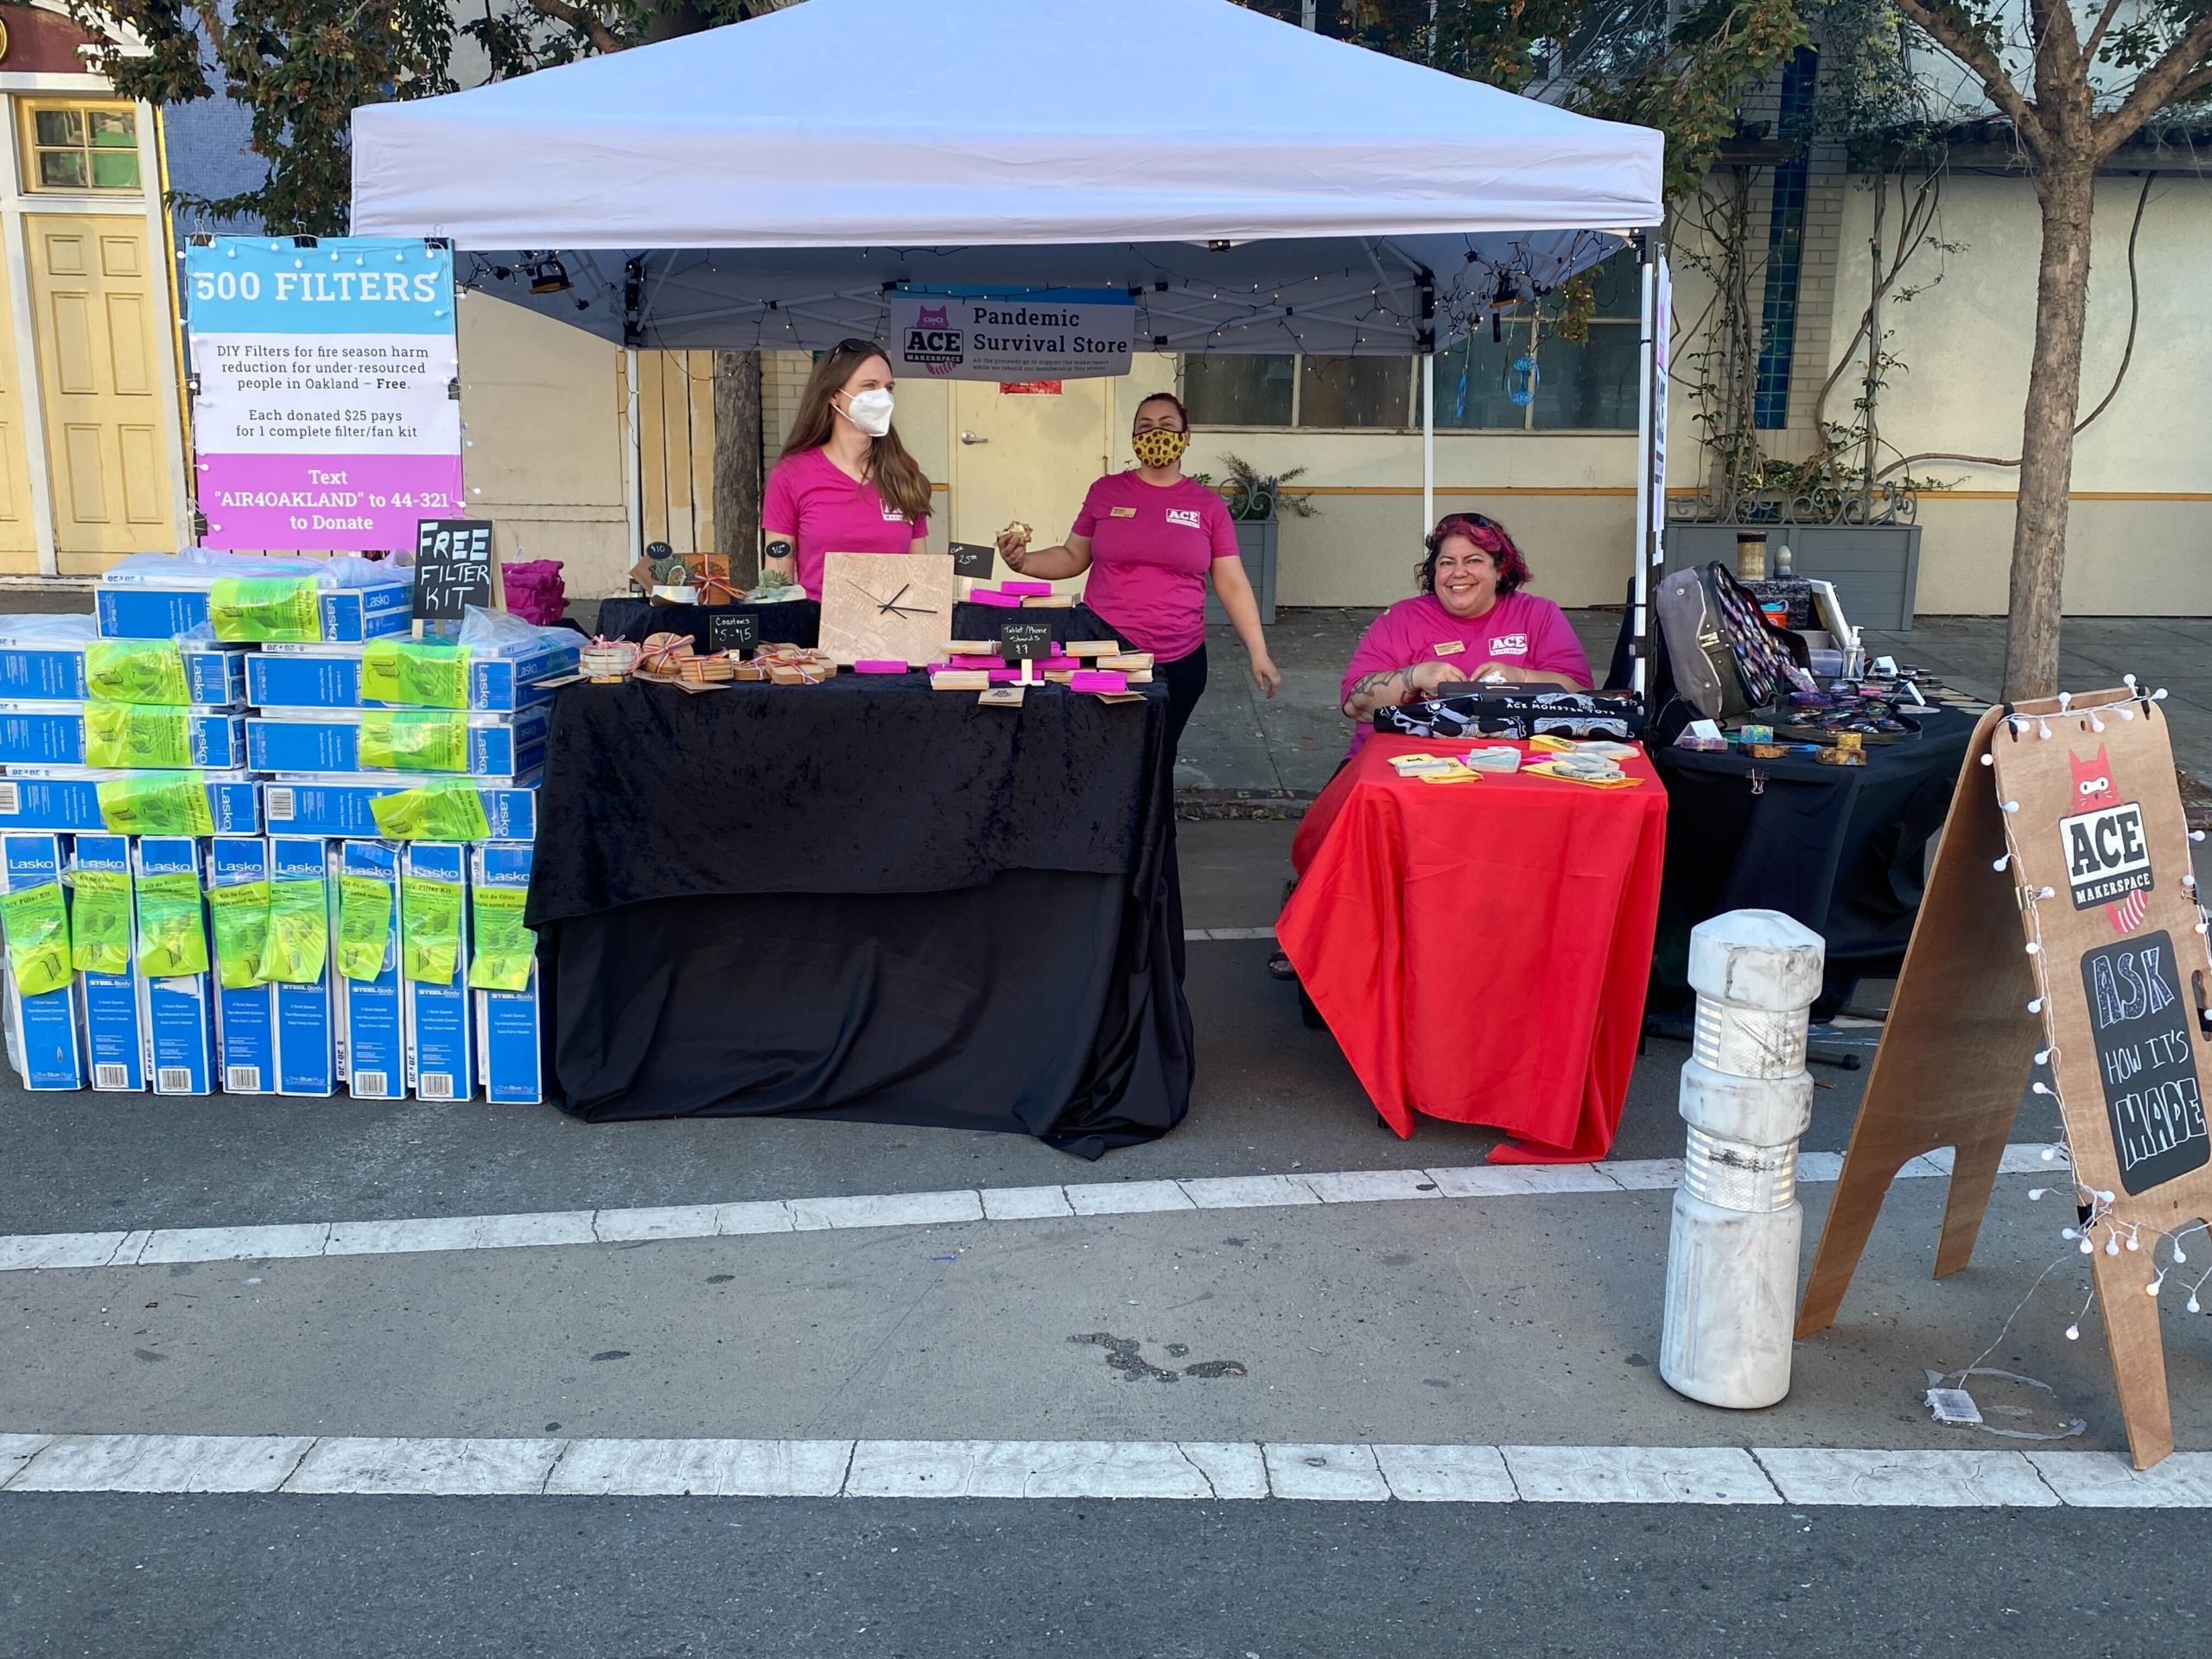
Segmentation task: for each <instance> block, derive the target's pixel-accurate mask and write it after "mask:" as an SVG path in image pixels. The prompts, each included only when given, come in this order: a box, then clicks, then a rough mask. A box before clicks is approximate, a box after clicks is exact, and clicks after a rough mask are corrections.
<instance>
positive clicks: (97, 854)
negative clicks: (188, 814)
mask: <svg viewBox="0 0 2212 1659" xmlns="http://www.w3.org/2000/svg"><path fill="white" fill-rule="evenodd" d="M71 868H73V870H75V871H76V872H77V873H78V875H79V880H78V882H77V891H76V893H75V895H74V903H73V911H74V914H73V917H72V921H73V923H76V922H81V921H82V920H83V918H84V915H85V905H86V899H85V887H86V883H85V881H84V880H83V879H82V878H83V877H84V876H85V875H86V874H92V875H104V876H111V877H113V878H114V879H115V881H116V882H117V883H119V884H120V888H121V892H120V894H119V899H120V904H121V907H122V911H123V918H122V919H123V937H124V942H125V947H126V949H127V950H128V951H129V953H130V954H129V956H128V957H126V959H125V960H124V966H123V971H122V972H121V973H119V974H108V973H100V972H98V971H96V970H95V969H90V968H86V969H80V970H79V973H78V975H77V982H78V986H79V988H80V989H81V990H82V991H83V993H84V998H85V1046H86V1049H87V1050H88V1051H89V1052H90V1055H91V1059H92V1087H93V1088H95V1089H100V1090H111V1091H114V1092H118V1093H128V1094H137V1093H138V1092H139V1091H140V1090H143V1089H144V1088H145V1086H146V1074H147V1070H148V1067H149V1065H150V1060H149V1054H148V1040H147V1032H146V1011H145V1009H144V1007H142V1006H141V1003H140V999H139V995H138V972H137V963H138V908H137V904H136V903H135V901H134V900H133V899H132V896H131V887H130V837H129V836H109V835H99V836H78V837H77V844H76V849H75V854H74V856H73V859H72V861H71Z"/></svg>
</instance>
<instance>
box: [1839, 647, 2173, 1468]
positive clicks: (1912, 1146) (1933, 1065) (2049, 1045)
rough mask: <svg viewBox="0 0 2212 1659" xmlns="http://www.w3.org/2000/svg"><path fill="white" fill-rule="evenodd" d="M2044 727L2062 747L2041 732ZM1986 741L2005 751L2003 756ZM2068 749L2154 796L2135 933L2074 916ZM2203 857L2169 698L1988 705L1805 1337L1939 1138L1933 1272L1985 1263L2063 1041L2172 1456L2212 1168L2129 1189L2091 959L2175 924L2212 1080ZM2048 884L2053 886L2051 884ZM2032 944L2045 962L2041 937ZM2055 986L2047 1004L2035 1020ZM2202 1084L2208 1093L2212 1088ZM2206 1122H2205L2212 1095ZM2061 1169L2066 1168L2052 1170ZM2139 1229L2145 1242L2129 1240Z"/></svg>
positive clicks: (2132, 1398)
mask: <svg viewBox="0 0 2212 1659" xmlns="http://www.w3.org/2000/svg"><path fill="white" fill-rule="evenodd" d="M2122 706H2126V707H2127V708H2128V709H2130V711H2131V712H2130V714H2129V715H2128V716H2127V717H2126V718H2122V717H2121V715H2120V713H2119V709H2120V707H2122ZM2098 711H2101V715H2100V714H2099V712H2098ZM2008 713H2009V715H2010V716H2011V718H2010V719H2009V720H2008ZM2098 719H2101V722H2102V726H2103V730H2102V731H2101V732H2100V731H2098V730H2096V729H2095V724H2094V722H2095V721H2097V720H2098ZM2045 728H2048V729H2049V731H2050V737H2049V738H2048V739H2045V738H2044V737H2042V736H2041V735H2040V732H2041V731H2042V730H2043V729H2045ZM1985 755H1988V756H1990V757H1991V760H1992V764H1985V763H1984V760H1983V757H1984V756H1985ZM2107 755H2109V757H2110V760H2109V764H2108V765H2107V764H2106V761H2105V757H2106V756H2107ZM2069 757H2070V758H2071V759H2072V760H2074V761H2075V762H2077V763H2080V762H2084V761H2086V762H2088V764H2089V766H2090V767H2091V769H2092V770H2096V771H2101V772H2105V773H2106V774H2107V779H2106V781H2107V785H2108V792H2109V788H2116V789H2117V791H2118V792H2119V793H2120V794H2124V795H2126V796H2128V797H2130V798H2131V799H2130V803H2129V804H2133V805H2135V806H2136V807H2138V808H2139V811H2140V816H2141V820H2142V824H2143V828H2144V829H2145V834H2146V837H2147V841H2148V844H2149V848H2150V856H2151V868H2152V880H2153V884H2154V885H2153V886H2152V888H2151V889H2150V890H2149V891H2148V892H2146V893H2144V894H2142V895H2141V897H2142V899H2144V900H2145V901H2146V902H2145V905H2144V906H2143V908H2142V910H2141V911H2140V912H2138V913H2137V918H2136V925H2135V926H2134V928H2133V929H2132V930H2129V929H2124V928H2123V927H2122V923H2123V922H2124V921H2125V920H2126V919H2127V918H2126V916H2124V915H2122V916H2118V917H2114V918H2107V906H2104V905H2102V904H2090V905H2088V906H2086V907H2082V908H2077V907H2076V906H2075V903H2074V900H2073V896H2072V894H2071V893H2069V885H2068V868H2067V864H2066V860H2065V857H2064V847H2065V842H2063V840H2062V838H2061V835H2060V828H2061V820H2062V819H2064V818H2067V817H2069V816H2071V814H2072V813H2073V811H2074V810H2075V808H2076V807H2077V806H2078V805H2079V804H2080V801H2079V799H2078V798H2077V796H2076V790H2077V779H2078V777H2079V774H2080V773H2081V772H2082V766H2081V765H2079V764H2077V765H2076V766H2074V767H2073V768H2072V769H2071V770H2069ZM2007 801H2010V802H2014V803H2017V807H2018V810H2015V811H2013V812H2012V813H2009V814H2008V813H2007V812H2006V811H2005V810H2004V807H2003V805H2002V804H2001V803H2003V802H2007ZM2008 818H2009V820H2010V822H2009V823H2008ZM2008 831H2009V834H2008ZM2000 865H2001V868H2000ZM2189 868H2190V865H2189V860H2188V841H2187V836H2186V830H2185V827H2184V824H2183V818H2182V812H2181V802H2180V798H2179V795H2178V793H2177V790H2176V787H2175V784H2174V771H2173V760H2172V752H2171V747H2170V745H2169V743H2168V741H2167V737H2166V732H2165V726H2164V715H2162V714H2161V713H2160V712H2159V710H2158V706H2157V705H2156V704H2155V703H2152V702H2147V701H2141V700H2138V699H2137V698H2136V697H2135V696H2134V695H2133V693H2131V692H2128V691H2126V690H2118V691H2104V692H2096V693H2092V694H2089V695H2088V696H2082V697H2077V698H2074V699H2072V700H2070V702H2069V703H2068V704H2067V706H2066V707H2064V708H2063V709H2062V707H2061V705H2060V704H2059V703H2058V702H2056V701H2051V702H2033V703H2023V704H2020V705H2018V707H2016V708H2014V709H2011V710H2009V711H2008V710H2005V709H1992V710H1990V711H1989V712H1988V713H1987V714H1986V715H1983V716H1982V719H1981V722H1980V725H1979V726H1977V727H1976V728H1974V738H1973V741H1972V742H1971V743H1970V745H1969V746H1968V749H1967V760H1966V766H1965V769H1964V770H1963V771H1962V772H1961V773H1960V776H1959V781H1958V784H1957V786H1956V788H1955V791H1954V793H1953V796H1952V802H1951V813H1950V817H1949V818H1948V821H1947V823H1945V825H1944V829H1943V836H1942V843H1941V846H1940V847H1939V849H1938V851H1937V853H1936V865H1935V869H1934V871H1933V874H1931V876H1930V879H1929V883H1928V890H1927V893H1926V895H1925V896H1924V898H1923V900H1922V904H1921V908H1920V914H1919V916H1918V918H1917V919H1916V922H1915V924H1914V927H1913V933H1912V941H1911V944H1910V947H1909V948H1908V949H1907V950H1906V952H1905V959H1904V970H1903V972H1902V973H1901V974H1900V975H1899V976H1898V979H1897V991H1896V995H1894V997H1893V998H1892V999H1891V1009H1890V1017H1889V1020H1888V1024H1887V1026H1886V1027H1885V1030H1884V1033H1883V1036H1882V1042H1881V1046H1880V1049H1879V1051H1878V1052H1877V1054H1876V1056H1875V1059H1874V1069H1873V1071H1872V1074H1871V1075H1870V1077H1869V1078H1868V1080H1867V1084H1866V1099H1865V1101H1864V1103H1862V1104H1861V1106H1860V1108H1859V1121H1858V1123H1857V1125H1856V1127H1855V1128H1853V1132H1852V1137H1851V1146H1850V1149H1849V1150H1848V1151H1847V1153H1846V1154H1845V1155H1844V1162H1843V1171H1842V1174H1841V1177H1840V1179H1839V1180H1838V1182H1837V1184H1836V1190H1835V1197H1834V1201H1833V1203H1832V1204H1831V1205H1830V1206H1829V1209H1828V1215H1827V1224H1826V1225H1825V1226H1824V1227H1823V1228H1822V1230H1821V1242H1820V1246H1819V1249H1817V1251H1816V1252H1815V1255H1814V1258H1813V1269H1812V1274H1811V1275H1810V1277H1809V1279H1808V1281H1807V1284H1806V1287H1805V1300H1804V1302H1803V1305H1802V1309H1801V1311H1800V1313H1799V1315H1798V1320H1797V1334H1798V1335H1799V1336H1801V1337H1803V1336H1809V1335H1811V1334H1812V1333H1813V1332H1817V1331H1823V1330H1826V1329H1827V1327H1828V1325H1830V1324H1832V1323H1833V1322H1834V1319H1835V1316H1836V1313H1837V1310H1838V1308H1839V1307H1840V1306H1841V1304H1842V1301H1843V1295H1844V1292H1845V1290H1846V1289H1847V1288H1848V1287H1849V1285H1850V1283H1851V1277H1852V1274H1853V1272H1854V1271H1855V1270H1856V1268H1857V1267H1858V1265H1859V1257H1860V1255H1862V1254H1863V1253H1864V1252H1865V1249H1866V1241H1867V1238H1868V1236H1870V1235H1871V1234H1872V1231H1873V1227H1874V1220H1875V1217H1876V1216H1877V1214H1878V1212H1879V1211H1880V1209H1881V1205H1882V1199H1883V1197H1884V1195H1885V1193H1886V1192H1888V1191H1889V1185H1890V1182H1891V1179H1893V1178H1894V1177H1895V1176H1896V1174H1897V1172H1898V1170H1899V1169H1901V1168H1902V1167H1903V1166H1904V1165H1905V1164H1906V1163H1907V1162H1909V1161H1910V1160H1912V1159H1914V1158H1916V1157H1918V1156H1920V1155H1921V1154H1924V1153H1929V1152H1933V1151H1935V1150H1936V1149H1937V1148H1939V1147H1952V1148H1954V1149H1955V1160H1954V1163H1953V1166H1952V1173H1951V1188H1950V1193H1949V1198H1948V1202H1947V1204H1946V1205H1945V1208H1944V1212H1943V1226H1942V1236H1941V1237H1940V1239H1939V1240H1938V1242H1937V1245H1936V1272H1935V1276H1936V1278H1939V1279H1941V1278H1942V1277H1944V1276H1946V1275H1947V1274H1952V1273H1955V1272H1957V1271H1958V1270H1959V1269H1960V1268H1963V1267H1965V1266H1966V1265H1967V1261H1968V1260H1969V1258H1970V1257H1971V1256H1972V1255H1973V1254H1974V1240H1975V1237H1976V1236H1977V1235H1978V1233H1979V1232H1980V1227H1981V1218H1982V1215H1983V1212H1984V1211H1986V1209H1987V1208H1988V1205H1989V1198H1990V1194H1991V1192H1992V1191H1993V1188H1994V1185H1995V1183H1996V1179H1997V1173H1998V1165H1999V1160H2001V1159H2002V1158H2003V1156H2004V1151H2005V1140H2006V1137H2007V1135H2009V1133H2010V1131H2011V1128H2012V1122H2013V1119H2014V1117H2015V1116H2016V1114H2017V1113H2018V1109H2019V1103H2020V1096H2021V1094H2022V1091H2023V1090H2024V1088H2025V1087H2026V1085H2027V1083H2028V1080H2029V1075H2030V1072H2031V1067H2032V1065H2033V1062H2034V1059H2035V1058H2036V1055H2037V1052H2038V1051H2039V1050H2045V1049H2047V1050H2048V1051H2049V1052H2050V1068H2051V1075H2052V1077H2053V1078H2054V1086H2055V1087H2056V1089H2057V1090H2058V1093H2059V1100H2060V1105H2061V1109H2062V1110H2063V1114H2064V1117H2065V1122H2066V1131H2067V1139H2068V1141H2069V1146H2070V1147H2071V1149H2072V1153H2073V1157H2074V1170H2073V1179H2074V1180H2075V1183H2076V1184H2077V1185H2079V1187H2080V1188H2081V1189H2082V1194H2083V1196H2084V1198H2087V1197H2088V1196H2089V1195H2091V1194H2101V1193H2111V1194H2112V1195H2113V1197H2112V1198H2110V1199H2108V1200H2104V1201H2102V1202H2101V1205H2100V1209H2099V1214H2098V1216H2097V1217H2096V1219H2095V1221H2094V1224H2093V1225H2092V1227H2091V1229H2090V1234H2091V1236H2092V1239H2093V1242H2094V1254H2093V1255H2092V1256H2091V1257H2090V1263H2091V1266H2092V1268H2093V1269H2094V1274H2095V1280H2096V1290H2097V1300H2098V1301H2099V1303H2100V1305H2101V1307H2102V1309H2103V1313H2104V1319H2105V1330H2106V1333H2107V1338H2108V1340H2109V1342H2110V1344H2111V1350H2112V1362H2113V1379H2114V1381H2115V1383H2117V1385H2118V1389H2119V1393H2120V1410H2121V1414H2122V1416H2123V1418H2124V1419H2125V1421H2126V1427H2127V1441H2128V1447H2129V1450H2130V1452H2131V1453H2132V1454H2133V1459H2134V1463H2135V1466H2136V1467H2137V1468H2139V1469H2147V1468H2149V1467H2150V1466H2151V1465H2152V1464H2155V1463H2157V1462H2158V1460H2159V1459H2161V1458H2163V1457H2164V1456H2165V1455H2166V1454H2167V1453H2168V1452H2171V1451H2172V1450H2173V1429H2172V1419H2171V1411H2170V1409H2169V1407H2168V1403H2167V1398H2166V1383H2165V1359H2164V1351H2163V1348H2162V1346H2161V1344H2160V1340H2159V1332H2158V1309H2159V1306H2160V1303H2159V1301H2158V1299H2157V1298H2155V1297H2153V1296H2151V1295H2146V1294H2145V1291H2146V1289H2147V1288H2148V1287H2150V1285H2151V1283H2152V1280H2153V1278H2154V1277H2155V1275H2156V1273H2157V1268H2156V1265H2155V1263H2154V1256H2155V1255H2156V1254H2157V1252H2158V1246H2159V1244H2160V1243H2161V1240H2160V1238H2159V1236H2158V1235H2160V1234H2163V1233H2168V1232H2173V1231H2177V1230H2179V1229H2181V1228H2182V1227H2184V1226H2187V1225H2190V1224H2192V1223H2194V1222H2196V1221H2200V1220H2203V1219H2205V1218H2207V1217H2212V1164H2204V1165H2200V1166H2197V1167H2196V1168H2194V1169H2193V1170H2190V1171H2188V1172H2187V1173H2183V1174H2180V1175H2178V1176H2176V1177H2174V1178H2173V1179H2166V1180H2164V1181H2163V1182H2161V1183H2160V1184H2158V1185H2152V1186H2149V1187H2147V1188H2146V1189H2145V1190H2142V1191H2139V1192H2132V1193H2131V1192H2128V1191H2127V1190H2126V1181H2125V1180H2123V1179H2122V1176H2121V1160H2120V1153H2119V1152H2118V1150H2117V1147H2116V1141H2115V1129H2114V1121H2115V1120H2114V1117H2113V1115H2112V1112H2113V1111H2116V1110H2117V1108H2113V1109H2112V1110H2108V1097H2107V1090H2106V1088H2105V1086H2104V1078H2103V1077H2102V1075H2101V1053H2100V1046H2099V1044H2098V1041H2097V1035H2098V1025H2097V1020H2098V1018H2099V1016H2098V1015H2096V1014H2093V1011H2092V1010H2091V1008H2090V1006H2089V1001H2088V992H2087V991H2086V990H2085V988H2084V983H2083V975H2084V969H2083V965H2082V964H2083V963H2084V961H2085V958H2087V957H2094V956H2096V955H2098V954H2100V953H2108V952H2110V951H2112V950H2116V949H2120V948H2122V947H2124V946H2126V945H2127V944H2131V943H2133V942H2136V941H2141V942H2143V943H2144V944H2145V947H2146V948H2150V949H2155V948H2156V947H2155V944H2154V942H2155V940H2156V938H2157V936H2158V933H2159V932H2160V931H2163V932H2164V934H2165V935H2166V936H2167V937H2168V938H2170V939H2171V948H2172V950H2173V951H2174V953H2175V955H2174V959H2173V964H2172V965H2173V967H2174V968H2175V969H2177V972H2178V976H2179V977H2178V986H2179V988H2180V991H2181V995H2182V997H2183V1001H2184V1004H2185V1006H2184V1007H2183V1008H2182V1009H2181V1010H2180V1013H2181V1014H2182V1015H2183V1016H2184V1017H2185V1023H2186V1027H2187V1030H2188V1033H2189V1039H2190V1040H2189V1042H2188V1044H2187V1049H2188V1052H2187V1053H2186V1054H2185V1055H2184V1056H2183V1059H2184V1061H2185V1062H2186V1065H2187V1068H2188V1070H2189V1071H2190V1072H2191V1073H2192V1074H2193V1075H2194V1077H2196V1078H2198V1079H2201V1078H2202V1075H2203V1074H2204V1072H2205V1071H2206V1070H2207V1067H2206V1065H2204V1063H2203V1062H2204V1060H2205V1058H2206V1057H2207V1056H2208V1055H2212V1039H2208V1038H2207V1036H2206V1034H2205V1033H2204V1032H2203V1030H2202V1027H2201V1024H2200V1022H2199V1020H2198V1019H2197V1017H2196V1008H2197V1006H2198V1002H2197V998H2198V997H2199V996H2200V995H2202V988H2203V987H2205V986H2206V985H2208V984H2212V971H2208V970H2212V963H2208V960H2207V957H2206V955H2205V945H2204V939H2203V936H2202V935H2201V934H2199V933H2197V932H2196V931H2194V930H2195V928H2196V923H2197V919H2198V912H2197V907H2196V901H2195V899H2194V898H2193V896H2192V895H2191V894H2190V892H2189V891H2188V890H2187V889H2185V888H2184V887H2183V886H2182V882H2181V878H2182V877H2183V875H2184V874H2187V873H2188V872H2189ZM2016 878H2017V879H2016ZM2046 892H2048V893H2050V896H2048V897H2046V896H2043V895H2044V893H2046ZM2030 943H2033V944H2036V946H2037V950H2038V955H2037V956H2035V957H2031V956H2030V955H2028V954H2026V953H2025V951H2024V948H2023V947H2024V945H2025V944H2030ZM2038 961H2039V962H2040V963H2041V972H2040V973H2038V972H2037V968H2036V964H2037V962H2038ZM2192 976H2194V981H2195V983H2194V985H2192V983H2191V980H2192ZM2038 1000H2039V1007H2038V1010H2037V1012H2031V1011H2030V1006H2029V1005H2030V1003H2031V1001H2038ZM2123 1086H2124V1085H2123ZM2196 1098H2197V1099H2198V1100H2199V1101H2200V1102H2201V1100H2202V1096H2201V1094H2199V1095H2197V1096H2196ZM2196 1124H2197V1128H2198V1133H2199V1134H2200V1135H2201V1133H2202V1114H2201V1109H2200V1112H2199V1115H2198V1116H2197V1118H2196ZM2207 1150H2208V1151H2212V1144H2209V1145H2208V1148H2207ZM2189 1151H2190V1148H2188V1147H2184V1148H2183V1152H2184V1153H2187V1152H2189ZM2138 1167H2139V1168H2140V1167H2141V1166H2138ZM2062 1171H2063V1166H2054V1167H2053V1173H2054V1175H2057V1174H2059V1173H2061V1172H2062ZM2062 1190H2063V1185H2062ZM2129 1236H2136V1237H2138V1238H2139V1241H2140V1243H2141V1248H2140V1249H2127V1248H2126V1239H2127V1238H2128V1237H2129ZM2115 1238H2117V1239H2119V1240H2120V1243H2121V1248H2120V1251H2119V1253H2118V1254H2116V1255H2114V1254H2110V1253H2108V1252H2107V1249H2106V1245H2107V1242H2109V1241H2111V1240H2113V1239H2115ZM2208 1254H2212V1251H2208Z"/></svg>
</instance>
